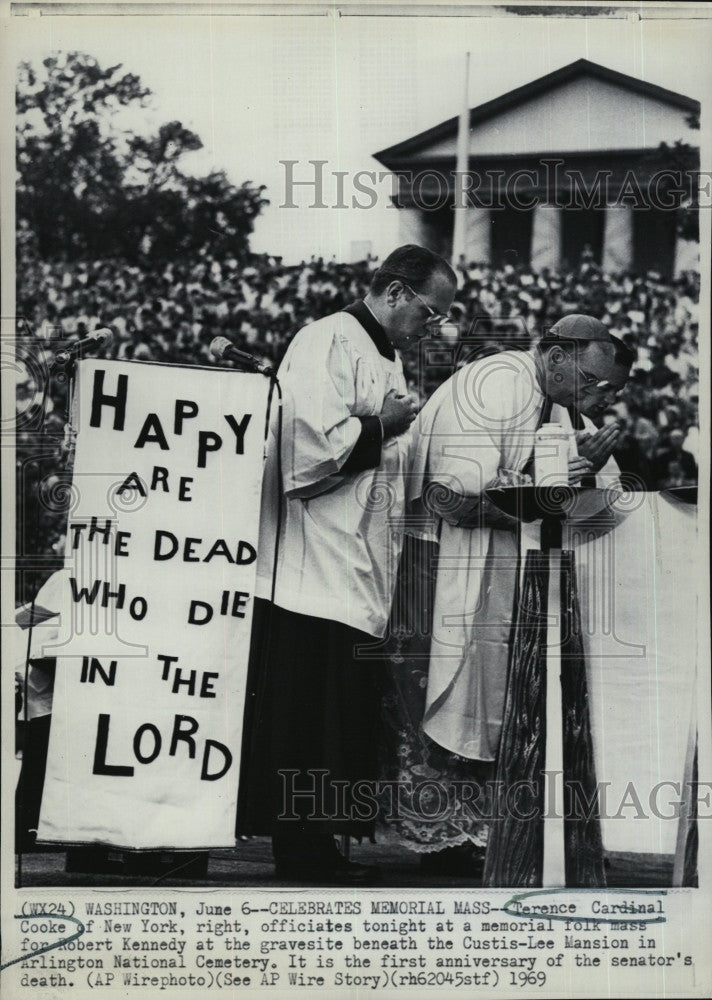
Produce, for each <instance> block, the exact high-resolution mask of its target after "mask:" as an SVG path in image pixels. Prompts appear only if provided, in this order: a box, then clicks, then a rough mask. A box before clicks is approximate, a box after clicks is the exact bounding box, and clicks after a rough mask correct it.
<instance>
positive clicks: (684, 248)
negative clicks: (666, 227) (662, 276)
mask: <svg viewBox="0 0 712 1000" xmlns="http://www.w3.org/2000/svg"><path fill="white" fill-rule="evenodd" d="M699 269H700V244H699V243H698V242H697V241H696V240H685V239H683V238H682V237H681V236H678V237H677V239H676V240H675V277H676V278H677V276H678V275H679V274H682V273H683V271H699Z"/></svg>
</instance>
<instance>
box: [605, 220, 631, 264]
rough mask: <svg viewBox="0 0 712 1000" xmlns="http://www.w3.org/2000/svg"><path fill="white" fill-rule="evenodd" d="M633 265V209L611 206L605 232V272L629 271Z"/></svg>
mask: <svg viewBox="0 0 712 1000" xmlns="http://www.w3.org/2000/svg"><path fill="white" fill-rule="evenodd" d="M632 265H633V209H632V208H629V207H628V206H627V205H609V206H608V208H607V209H606V221H605V224H604V230H603V270H604V271H627V270H628V269H629V268H630V267H632Z"/></svg>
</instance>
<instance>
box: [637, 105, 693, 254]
mask: <svg viewBox="0 0 712 1000" xmlns="http://www.w3.org/2000/svg"><path fill="white" fill-rule="evenodd" d="M686 121H687V124H688V125H689V127H690V128H691V129H699V127H700V116H699V115H698V114H695V113H693V112H691V113H690V114H689V115H687V116H686ZM646 162H647V164H648V166H649V167H650V168H651V170H652V171H653V172H655V171H662V174H661V177H662V182H661V183H660V184H658V187H657V196H658V198H659V199H660V201H661V202H662V203H664V204H675V205H676V209H675V224H676V230H677V233H678V235H679V236H682V237H683V239H686V240H699V238H700V226H699V197H698V191H697V185H698V183H699V178H700V150H699V147H697V146H693V145H691V144H690V143H689V142H684V141H683V140H682V139H678V140H677V141H676V142H674V143H673V144H672V146H670V145H668V143H666V142H661V143H660V145H659V146H658V147H657V149H655V150H652V151H651V152H650V153H648V155H647V156H646Z"/></svg>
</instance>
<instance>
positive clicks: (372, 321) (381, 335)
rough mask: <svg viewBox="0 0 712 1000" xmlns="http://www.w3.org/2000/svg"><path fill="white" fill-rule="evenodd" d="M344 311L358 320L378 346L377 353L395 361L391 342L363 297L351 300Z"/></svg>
mask: <svg viewBox="0 0 712 1000" xmlns="http://www.w3.org/2000/svg"><path fill="white" fill-rule="evenodd" d="M344 312H345V313H348V314H349V316H353V317H354V319H356V320H358V322H359V323H360V324H361V326H362V327H363V328H364V330H365V331H366V333H367V334H368V335H369V337H370V338H371V340H372V341H373V343H374V344H375V345H376V347H377V348H378V353H379V354H380V355H382V356H383V357H384V358H388V360H389V361H395V359H396V352H395V348H394V347H393V344H391V342H390V340H389V339H388V337H387V336H386V331H385V330H384V329H383V327H382V326H381V324H380V323H379V322H378V320H377V319H376V317H375V316H374V315H373V313H372V312H371V310H370V309H369V308H368V306H367V305H366V303H365V302H364V301H363V299H358V301H356V302H352V303H351V305H350V306H346V308H345V309H344Z"/></svg>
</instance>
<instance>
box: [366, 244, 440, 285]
mask: <svg viewBox="0 0 712 1000" xmlns="http://www.w3.org/2000/svg"><path fill="white" fill-rule="evenodd" d="M438 272H439V273H440V274H443V275H444V276H445V277H446V278H449V279H450V281H451V282H452V283H453V285H455V284H457V277H456V276H455V272H454V271H453V269H452V268H451V267H450V265H449V264H448V262H447V261H446V260H445V258H444V257H441V256H440V255H439V254H437V253H433V251H432V250H427V249H426V248H425V247H419V246H417V245H416V244H415V243H406V245H405V246H402V247H398V248H397V249H396V250H394V251H393V253H390V254H389V255H388V256H387V257H386V259H385V260H384V261H383V263H382V264H381V266H380V267H379V268H378V270H377V271H376V272H375V274H374V275H373V278H372V279H371V292H372V294H373V295H380V294H381V293H382V292H384V291H385V290H386V288H388V286H389V285H390V283H391V282H392V281H402V282H404V283H405V284H406V285H410V287H411V288H412V289H413V291H414V292H421V291H423V289H424V288H425V286H426V285H427V283H428V282H429V281H430V279H431V278H432V276H433V275H434V274H437V273H438Z"/></svg>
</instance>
